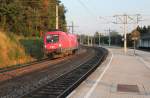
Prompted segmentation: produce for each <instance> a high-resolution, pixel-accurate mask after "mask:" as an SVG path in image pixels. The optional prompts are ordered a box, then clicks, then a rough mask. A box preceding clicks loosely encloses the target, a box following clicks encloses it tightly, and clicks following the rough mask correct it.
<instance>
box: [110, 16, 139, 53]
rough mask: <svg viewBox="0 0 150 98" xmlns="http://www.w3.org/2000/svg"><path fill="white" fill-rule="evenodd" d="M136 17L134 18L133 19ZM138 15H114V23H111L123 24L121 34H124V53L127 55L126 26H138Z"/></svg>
mask: <svg viewBox="0 0 150 98" xmlns="http://www.w3.org/2000/svg"><path fill="white" fill-rule="evenodd" d="M135 16H136V17H135ZM139 16H140V14H136V15H127V14H123V15H114V17H115V18H116V22H113V23H115V24H123V33H124V53H125V54H126V53H127V33H128V31H127V25H128V24H138V23H139V21H140V18H139Z"/></svg>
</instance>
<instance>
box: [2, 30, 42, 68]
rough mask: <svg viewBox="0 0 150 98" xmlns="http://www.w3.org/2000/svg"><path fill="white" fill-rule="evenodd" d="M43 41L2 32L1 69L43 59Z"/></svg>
mask: <svg viewBox="0 0 150 98" xmlns="http://www.w3.org/2000/svg"><path fill="white" fill-rule="evenodd" d="M41 47H42V40H41V39H39V38H36V39H35V38H24V37H21V36H16V35H13V34H6V33H3V32H0V68H3V67H8V66H12V65H17V64H23V63H27V62H30V61H33V60H36V59H41V58H42V57H43V53H42V48H41Z"/></svg>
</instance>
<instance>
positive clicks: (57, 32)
mask: <svg viewBox="0 0 150 98" xmlns="http://www.w3.org/2000/svg"><path fill="white" fill-rule="evenodd" d="M64 33H66V32H63V31H50V32H46V34H64Z"/></svg>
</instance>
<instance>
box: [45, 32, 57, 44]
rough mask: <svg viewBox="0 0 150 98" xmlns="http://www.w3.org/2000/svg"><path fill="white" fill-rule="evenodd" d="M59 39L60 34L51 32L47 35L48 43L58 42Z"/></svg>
mask: <svg viewBox="0 0 150 98" xmlns="http://www.w3.org/2000/svg"><path fill="white" fill-rule="evenodd" d="M58 41H59V36H58V35H54V34H51V35H47V36H46V42H47V43H57V42H58Z"/></svg>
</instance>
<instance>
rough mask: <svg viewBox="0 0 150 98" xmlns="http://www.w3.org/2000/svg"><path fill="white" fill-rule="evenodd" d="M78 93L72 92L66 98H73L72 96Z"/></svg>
mask: <svg viewBox="0 0 150 98" xmlns="http://www.w3.org/2000/svg"><path fill="white" fill-rule="evenodd" d="M75 92H76V90H74V91H72V92H71V93H70V94H69V95H68V96H67V97H66V98H71V96H72V95H73V94H74V93H75Z"/></svg>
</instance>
